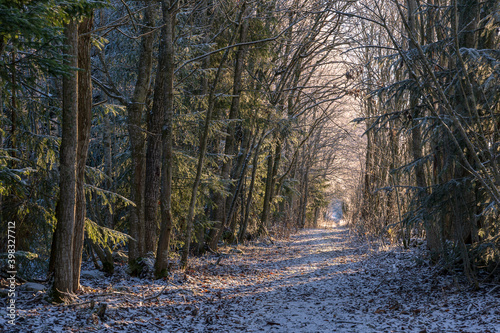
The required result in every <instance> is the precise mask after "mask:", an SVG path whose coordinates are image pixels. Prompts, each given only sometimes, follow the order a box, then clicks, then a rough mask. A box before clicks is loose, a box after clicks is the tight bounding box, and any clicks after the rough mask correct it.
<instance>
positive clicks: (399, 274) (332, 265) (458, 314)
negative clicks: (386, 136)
mask: <svg viewBox="0 0 500 333" xmlns="http://www.w3.org/2000/svg"><path fill="white" fill-rule="evenodd" d="M222 250H223V251H224V252H225V254H224V255H223V256H222V257H217V256H214V255H210V256H205V257H202V258H197V259H194V260H193V261H192V263H191V267H190V269H188V270H187V271H185V272H183V271H174V272H173V275H172V276H171V278H170V279H169V281H168V282H167V281H152V280H146V279H137V278H130V277H128V276H127V275H126V274H125V272H124V269H122V270H121V271H120V270H119V271H118V273H117V274H115V275H113V276H112V277H108V278H104V279H102V278H100V279H97V280H95V281H94V280H92V279H84V280H83V282H82V283H83V285H85V286H87V292H86V293H84V294H82V295H80V301H81V302H82V305H81V306H54V305H51V304H47V303H45V304H44V303H43V302H33V301H30V300H29V299H27V300H26V302H25V303H24V306H23V304H22V302H21V305H20V309H21V310H20V311H19V316H20V317H21V318H22V319H21V320H20V321H19V323H20V325H21V330H20V331H22V332H27V331H28V330H29V331H30V332H92V331H95V332H311V333H313V332H419V333H423V332H429V333H430V332H471V333H472V332H474V333H479V332H485V333H486V332H500V288H495V287H493V286H487V285H486V286H484V288H483V289H481V290H479V291H477V292H472V291H470V289H469V288H468V287H467V285H466V284H465V283H463V281H462V282H461V281H460V279H459V278H457V277H453V276H443V275H437V274H436V269H435V268H433V267H432V266H430V265H428V264H427V263H426V261H425V260H422V259H418V258H419V256H420V255H421V254H422V251H423V250H422V249H419V248H413V249H410V250H402V249H399V248H396V247H392V248H391V247H386V248H383V249H381V248H378V247H375V246H374V245H373V244H372V245H370V244H366V243H361V242H359V241H356V240H355V239H353V238H352V237H350V236H349V232H348V230H347V229H345V228H342V227H334V228H331V229H308V230H303V231H300V232H299V233H298V234H296V235H293V236H291V237H290V239H288V240H282V241H279V242H275V244H268V243H263V242H261V243H255V244H252V245H248V246H240V247H238V248H232V247H226V248H223V249H222ZM91 301H94V303H95V308H91V307H90V305H89V303H92V302H91ZM103 302H105V303H106V304H107V310H106V314H105V316H104V317H103V318H99V317H98V316H97V315H96V308H98V305H99V304H101V303H103ZM0 324H1V322H0ZM1 327H2V326H1V325H0V328H1Z"/></svg>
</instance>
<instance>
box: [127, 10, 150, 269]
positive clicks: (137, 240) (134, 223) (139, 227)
mask: <svg viewBox="0 0 500 333" xmlns="http://www.w3.org/2000/svg"><path fill="white" fill-rule="evenodd" d="M144 26H145V27H144V28H143V30H142V33H148V32H150V30H151V29H150V28H149V27H152V26H154V7H153V6H149V7H148V8H147V9H146V12H145V15H144ZM153 42H154V33H149V34H148V35H146V36H144V37H143V39H142V43H141V51H140V55H139V63H138V68H137V82H136V84H135V89H134V94H133V99H132V102H131V103H130V104H129V105H127V112H128V131H129V137H130V150H131V158H132V184H131V191H130V192H131V199H132V201H133V202H134V203H135V207H131V210H130V222H129V223H130V236H131V237H132V238H133V239H134V240H130V241H129V265H130V266H131V267H135V266H136V263H137V259H139V258H140V257H142V256H143V255H144V253H145V252H146V250H151V249H150V248H149V247H148V245H146V243H147V244H152V242H151V241H150V240H151V238H153V235H152V234H151V233H149V231H150V230H145V229H146V228H145V226H144V223H145V222H144V210H145V208H144V206H145V204H144V196H145V191H146V186H145V184H146V182H145V178H146V165H145V163H146V162H145V161H146V160H145V155H146V153H145V142H146V140H145V134H144V130H143V122H142V119H143V112H144V105H145V104H146V101H147V97H148V92H149V89H150V85H151V71H152V66H153ZM146 239H147V240H148V241H149V242H147V241H146Z"/></svg>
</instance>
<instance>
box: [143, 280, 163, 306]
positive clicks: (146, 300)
mask: <svg viewBox="0 0 500 333" xmlns="http://www.w3.org/2000/svg"><path fill="white" fill-rule="evenodd" d="M167 287H168V282H167V284H166V285H164V286H163V288H162V289H161V290H160V292H159V293H158V294H156V295H154V296H151V297H148V298H145V299H143V300H142V301H143V302H148V301H150V300H152V299H155V298H158V297H160V295H161V294H162V293H163V291H164V290H165V289H166V288H167Z"/></svg>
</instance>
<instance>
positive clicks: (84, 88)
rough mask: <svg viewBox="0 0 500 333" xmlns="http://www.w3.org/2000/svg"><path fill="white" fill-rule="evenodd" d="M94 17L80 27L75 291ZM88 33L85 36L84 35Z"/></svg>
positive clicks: (82, 221)
mask: <svg viewBox="0 0 500 333" xmlns="http://www.w3.org/2000/svg"><path fill="white" fill-rule="evenodd" d="M93 22H94V18H93V16H91V17H87V18H85V19H84V20H83V21H82V22H81V23H80V25H79V26H78V33H79V34H80V35H83V36H81V37H79V39H78V68H79V69H80V70H79V72H78V148H77V157H76V158H77V170H76V218H75V230H74V237H73V291H76V290H78V289H80V269H81V266H82V252H83V239H84V230H85V211H86V204H85V188H84V184H85V166H86V164H87V155H88V150H89V143H90V128H91V126H92V80H91V64H90V49H91V47H92V44H91V35H90V33H89V32H90V31H91V30H92V26H93ZM84 34H85V35H84Z"/></svg>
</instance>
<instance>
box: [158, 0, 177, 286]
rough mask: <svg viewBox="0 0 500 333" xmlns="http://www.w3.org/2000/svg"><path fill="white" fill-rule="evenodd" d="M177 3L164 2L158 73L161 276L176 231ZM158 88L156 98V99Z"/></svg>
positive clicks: (165, 269) (159, 267) (159, 269)
mask: <svg viewBox="0 0 500 333" xmlns="http://www.w3.org/2000/svg"><path fill="white" fill-rule="evenodd" d="M176 4H177V2H175V5H174V6H171V5H170V1H163V3H162V11H163V28H162V38H161V43H162V44H161V45H160V64H159V71H158V75H162V76H164V77H163V78H162V80H164V82H165V83H164V84H165V86H164V90H163V91H159V92H158V94H161V96H162V97H163V98H164V100H163V111H164V113H165V119H164V126H163V131H162V149H163V168H162V175H161V230H160V238H159V240H158V250H157V254H156V263H155V276H156V277H157V278H160V277H163V276H166V275H167V272H168V251H169V247H170V234H171V232H172V225H173V221H172V165H173V147H172V145H173V142H172V141H173V140H172V124H173V116H174V69H175V68H174V64H175V63H174V52H175V51H174V34H175V14H176V11H177V5H176ZM169 8H170V10H169ZM156 93H157V92H156V91H155V98H156Z"/></svg>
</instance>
